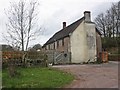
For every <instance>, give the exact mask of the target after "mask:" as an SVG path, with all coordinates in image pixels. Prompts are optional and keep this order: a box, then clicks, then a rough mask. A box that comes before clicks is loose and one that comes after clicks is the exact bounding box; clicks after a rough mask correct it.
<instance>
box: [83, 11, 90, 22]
mask: <svg viewBox="0 0 120 90" xmlns="http://www.w3.org/2000/svg"><path fill="white" fill-rule="evenodd" d="M84 17H85V21H86V22H91V15H90V11H85V12H84Z"/></svg>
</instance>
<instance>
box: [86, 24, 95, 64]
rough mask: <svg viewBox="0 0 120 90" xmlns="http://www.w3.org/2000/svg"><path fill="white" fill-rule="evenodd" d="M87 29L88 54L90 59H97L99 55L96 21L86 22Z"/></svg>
mask: <svg viewBox="0 0 120 90" xmlns="http://www.w3.org/2000/svg"><path fill="white" fill-rule="evenodd" d="M85 30H86V39H87V46H88V56H89V60H90V61H91V62H92V61H95V60H96V58H95V57H96V56H97V51H96V30H95V24H94V23H85Z"/></svg>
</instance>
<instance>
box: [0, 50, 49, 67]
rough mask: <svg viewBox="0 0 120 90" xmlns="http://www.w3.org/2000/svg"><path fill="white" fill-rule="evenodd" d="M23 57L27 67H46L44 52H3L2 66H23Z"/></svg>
mask: <svg viewBox="0 0 120 90" xmlns="http://www.w3.org/2000/svg"><path fill="white" fill-rule="evenodd" d="M23 57H24V60H25V63H26V65H27V66H31V65H40V66H46V60H47V57H46V54H45V53H44V52H36V51H34V52H31V51H30V52H28V51H27V52H22V51H4V52H2V64H3V66H6V65H7V64H9V63H13V64H15V65H17V66H22V65H23Z"/></svg>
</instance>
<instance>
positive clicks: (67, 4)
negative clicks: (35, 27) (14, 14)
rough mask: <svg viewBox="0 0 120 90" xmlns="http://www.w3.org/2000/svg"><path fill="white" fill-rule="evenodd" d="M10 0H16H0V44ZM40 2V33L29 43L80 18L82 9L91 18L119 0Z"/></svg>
mask: <svg viewBox="0 0 120 90" xmlns="http://www.w3.org/2000/svg"><path fill="white" fill-rule="evenodd" d="M10 1H18V0H0V44H4V43H6V42H5V41H4V40H3V39H2V33H4V32H5V31H6V28H5V22H6V16H5V13H4V12H5V11H4V9H5V8H8V6H9V2H10ZM38 1H39V3H40V7H39V8H38V10H39V12H40V13H39V17H38V18H40V19H39V20H40V21H39V23H40V25H42V29H44V30H43V33H42V35H41V36H40V37H39V38H37V39H36V40H35V41H33V42H32V43H31V44H30V45H34V44H38V43H40V44H42V45H43V44H44V43H45V42H46V41H47V40H48V39H49V38H50V37H51V36H52V35H53V34H54V33H55V32H57V31H58V30H60V29H62V22H63V21H65V22H66V23H67V25H69V24H71V23H73V22H74V21H76V20H78V19H80V18H81V17H82V16H83V12H84V11H88V10H89V11H91V16H92V20H94V18H95V17H96V16H97V15H98V14H100V13H101V12H105V11H106V10H107V9H109V8H110V6H111V4H112V2H118V1H119V0H38Z"/></svg>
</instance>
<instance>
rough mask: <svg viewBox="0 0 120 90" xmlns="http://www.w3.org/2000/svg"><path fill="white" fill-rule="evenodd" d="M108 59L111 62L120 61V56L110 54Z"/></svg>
mask: <svg viewBox="0 0 120 90" xmlns="http://www.w3.org/2000/svg"><path fill="white" fill-rule="evenodd" d="M108 59H109V61H120V54H110V55H109V56H108Z"/></svg>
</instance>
